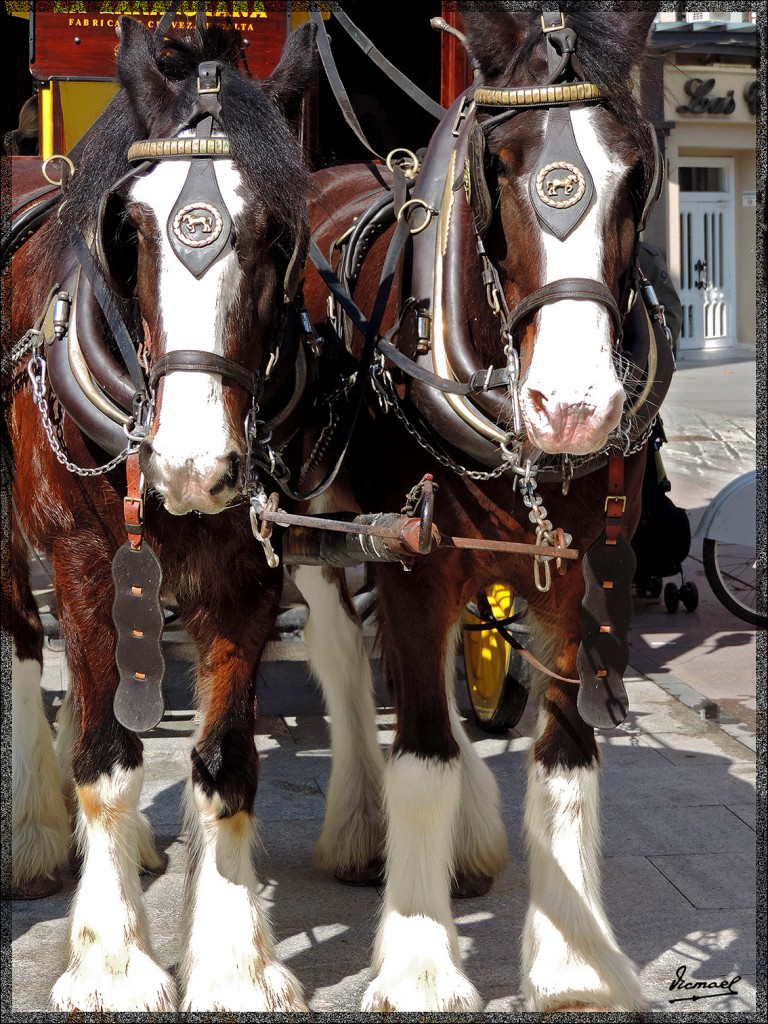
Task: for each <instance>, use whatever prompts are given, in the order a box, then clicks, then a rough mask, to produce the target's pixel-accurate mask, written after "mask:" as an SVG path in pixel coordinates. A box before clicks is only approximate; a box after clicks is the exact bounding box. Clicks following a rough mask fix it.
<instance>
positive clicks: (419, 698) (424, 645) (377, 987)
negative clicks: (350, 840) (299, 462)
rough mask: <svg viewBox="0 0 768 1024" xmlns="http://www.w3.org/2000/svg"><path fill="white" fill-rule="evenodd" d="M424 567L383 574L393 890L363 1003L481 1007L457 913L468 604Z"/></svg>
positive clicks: (403, 1008) (402, 1008)
mask: <svg viewBox="0 0 768 1024" xmlns="http://www.w3.org/2000/svg"><path fill="white" fill-rule="evenodd" d="M419 568H420V567H419V566H417V568H416V569H415V570H414V572H413V574H412V576H410V577H403V576H402V571H401V570H400V568H399V567H398V568H395V569H391V568H389V567H388V568H387V569H386V570H383V571H381V572H380V573H379V581H378V586H379V618H380V632H381V639H382V648H383V655H384V660H385V664H386V667H387V673H388V676H389V680H390V683H391V685H392V689H393V693H394V698H395V705H396V710H397V730H396V735H395V741H394V745H393V748H392V752H391V756H390V759H389V762H388V764H387V766H386V770H385V774H384V794H385V806H386V811H387V819H388V821H387V844H386V879H387V883H386V895H385V900H384V907H383V911H382V917H381V921H380V924H379V929H378V933H377V937H376V946H375V952H374V963H373V967H374V970H375V972H376V977H375V978H374V980H373V982H372V983H371V984H370V986H369V987H368V990H367V992H366V993H365V996H364V998H363V1009H364V1010H367V1011H377V1012H387V1011H399V1012H423V1011H430V1010H432V1011H438V1012H440V1011H445V1012H471V1011H476V1010H479V1009H480V1008H481V1007H482V1002H481V1000H480V997H479V995H478V993H477V991H476V990H475V988H474V986H473V985H472V983H471V982H470V981H469V980H468V978H467V977H466V975H465V974H464V972H463V970H462V968H461V955H460V953H459V943H458V935H457V932H456V927H455V925H454V923H453V915H452V912H451V877H452V874H453V869H454V862H455V849H454V844H455V835H456V831H457V825H458V822H459V820H460V817H461V799H462V764H461V749H460V747H459V744H458V743H457V741H456V739H455V737H454V734H453V729H452V723H451V714H450V710H449V701H448V696H447V693H446V685H445V661H446V656H450V657H452V656H453V654H454V652H453V644H452V638H453V630H452V626H453V620H454V619H457V618H458V616H459V614H460V608H459V605H458V601H457V600H453V601H452V600H451V598H452V597H453V598H454V599H455V598H456V594H453V595H451V594H450V593H447V589H448V588H447V587H444V586H443V581H442V579H441V578H440V576H439V575H438V576H433V577H429V576H428V575H427V574H424V573H420V572H419ZM417 576H418V577H420V578H418V579H417V578H416V577H417ZM438 580H439V581H440V587H439V596H438V593H437V590H438ZM430 583H431V584H432V586H430ZM449 646H450V648H451V649H450V651H449V650H448V647H449Z"/></svg>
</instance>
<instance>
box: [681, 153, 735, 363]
mask: <svg viewBox="0 0 768 1024" xmlns="http://www.w3.org/2000/svg"><path fill="white" fill-rule="evenodd" d="M678 175H679V182H680V299H681V301H682V304H683V324H682V328H681V330H680V338H679V341H678V347H679V348H680V349H691V348H716V347H720V346H724V345H733V344H735V343H736V323H735V296H734V276H735V275H734V262H735V249H734V246H735V238H734V227H733V225H734V218H733V161H732V160H728V159H719V160H716V159H709V158H703V157H683V158H681V160H680V166H679V171H678Z"/></svg>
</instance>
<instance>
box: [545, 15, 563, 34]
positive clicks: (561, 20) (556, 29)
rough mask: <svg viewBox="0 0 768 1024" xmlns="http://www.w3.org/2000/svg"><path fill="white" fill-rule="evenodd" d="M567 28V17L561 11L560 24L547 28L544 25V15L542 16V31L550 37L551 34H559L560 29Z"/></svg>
mask: <svg viewBox="0 0 768 1024" xmlns="http://www.w3.org/2000/svg"><path fill="white" fill-rule="evenodd" d="M561 28H565V15H564V14H563V12H562V11H560V24H559V25H550V26H547V25H545V24H544V15H543V14H542V15H541V31H542V32H543V33H544V34H545V35H548V34H549V33H550V32H557V31H558V30H559V29H561Z"/></svg>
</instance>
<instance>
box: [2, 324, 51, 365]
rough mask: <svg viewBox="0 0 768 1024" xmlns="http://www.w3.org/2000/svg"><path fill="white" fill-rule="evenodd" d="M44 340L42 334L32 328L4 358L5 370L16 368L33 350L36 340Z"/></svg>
mask: <svg viewBox="0 0 768 1024" xmlns="http://www.w3.org/2000/svg"><path fill="white" fill-rule="evenodd" d="M37 338H42V333H41V332H40V331H38V330H36V329H35V328H34V327H30V329H29V330H28V331H27V333H26V334H25V335H24V337H23V338H21V339H20V340H19V341H17V342H16V344H15V345H14V346H13V348H12V349H11V351H10V352H9V353H8V354H7V355H6V356H5V357H4V358H3V368H5V367H10V366H14V365H15V364H16V363H18V362H20V361H21V358H22V356H25V355H26V354H27V352H30V351H31V350H32V347H33V345H34V344H35V340H36V339H37Z"/></svg>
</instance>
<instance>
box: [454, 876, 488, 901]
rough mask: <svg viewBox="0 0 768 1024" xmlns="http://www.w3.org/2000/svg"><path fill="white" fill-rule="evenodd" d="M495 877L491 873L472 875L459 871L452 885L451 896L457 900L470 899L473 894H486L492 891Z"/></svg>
mask: <svg viewBox="0 0 768 1024" xmlns="http://www.w3.org/2000/svg"><path fill="white" fill-rule="evenodd" d="M492 885H493V878H492V877H491V876H490V875H470V874H466V873H465V872H463V871H457V873H456V877H455V878H454V880H453V885H452V886H451V896H452V897H453V899H455V900H468V899H472V897H473V896H485V895H486V894H487V893H489V892H490V890H491V886H492Z"/></svg>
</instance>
